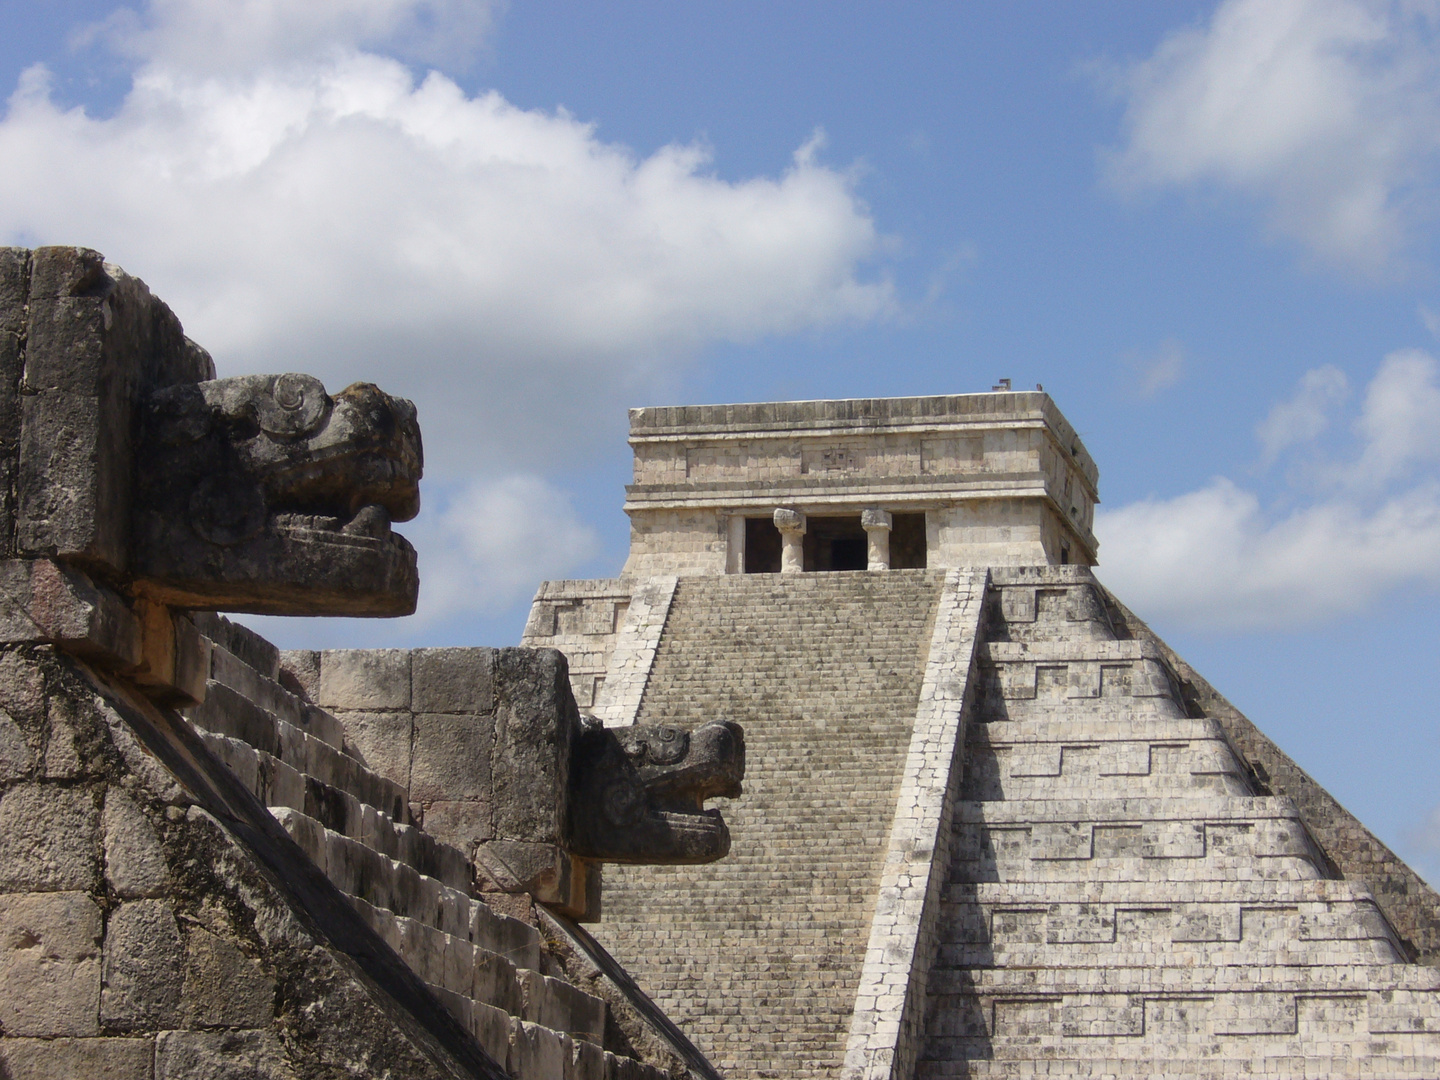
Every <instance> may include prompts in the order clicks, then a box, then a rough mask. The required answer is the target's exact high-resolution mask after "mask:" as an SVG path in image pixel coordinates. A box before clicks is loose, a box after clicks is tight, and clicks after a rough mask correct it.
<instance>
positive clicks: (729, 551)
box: [725, 514, 745, 574]
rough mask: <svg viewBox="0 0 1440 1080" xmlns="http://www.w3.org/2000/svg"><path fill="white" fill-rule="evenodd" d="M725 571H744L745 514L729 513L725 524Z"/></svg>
mask: <svg viewBox="0 0 1440 1080" xmlns="http://www.w3.org/2000/svg"><path fill="white" fill-rule="evenodd" d="M725 531H726V538H725V573H727V574H743V573H744V572H745V515H744V514H731V515H730V520H729V521H728V522H727V524H726V530H725Z"/></svg>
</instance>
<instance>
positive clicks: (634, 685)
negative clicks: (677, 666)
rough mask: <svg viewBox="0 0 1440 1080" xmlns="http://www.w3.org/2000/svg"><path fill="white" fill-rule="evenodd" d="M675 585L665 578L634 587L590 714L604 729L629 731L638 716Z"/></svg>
mask: <svg viewBox="0 0 1440 1080" xmlns="http://www.w3.org/2000/svg"><path fill="white" fill-rule="evenodd" d="M679 583H680V579H679V578H678V577H676V576H674V575H666V576H659V577H650V578H646V579H645V580H644V581H642V582H641V583H640V584H639V585H637V586H636V588H635V592H634V594H633V595H632V596H631V598H630V607H629V608H628V609H627V610H626V612H625V621H624V622H623V623H621V625H620V629H619V631H618V632H617V634H616V637H615V648H614V651H612V652H611V654H610V663H609V665H608V666H607V668H606V670H605V685H604V686H603V687H602V688H601V690H600V699H599V700H598V701H596V703H595V708H594V710H593V712H594V714H595V715H596V716H597V717H599V718H600V719H601V720H602V721H603V722H604V724H605V726H606V727H629V726H630V725H631V724H633V723H635V718H636V717H637V716H639V715H640V702H641V701H642V700H643V699H644V697H645V688H646V687H647V686H649V684H650V670H651V669H652V668H653V667H654V666H655V653H656V652H657V651H658V650H659V648H660V637H661V635H662V634H663V633H664V631H665V620H666V619H668V618H669V617H670V607H671V604H672V603H673V602H674V600H675V588H676V586H677V585H679Z"/></svg>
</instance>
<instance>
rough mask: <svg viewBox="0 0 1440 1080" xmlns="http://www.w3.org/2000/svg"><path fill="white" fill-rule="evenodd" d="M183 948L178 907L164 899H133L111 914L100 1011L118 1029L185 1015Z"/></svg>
mask: <svg viewBox="0 0 1440 1080" xmlns="http://www.w3.org/2000/svg"><path fill="white" fill-rule="evenodd" d="M183 960H184V951H183V947H182V945H181V942H180V929H179V927H178V926H177V925H176V922H175V912H174V911H173V909H172V908H171V907H170V905H169V904H167V903H164V902H163V901H160V900H132V901H130V902H128V903H125V904H121V905H120V907H119V908H117V909H116V910H115V911H113V912H112V913H111V914H110V919H109V925H108V927H107V928H106V933H105V990H104V992H103V993H102V994H101V998H100V1015H101V1017H102V1018H103V1019H104V1021H105V1023H106V1024H107V1025H108V1026H110V1027H112V1028H114V1029H117V1030H122V1031H127V1030H128V1031H137V1030H144V1029H146V1028H164V1027H170V1026H173V1025H174V1024H175V1023H176V1022H177V1021H178V1020H179V1016H180V995H181V990H182V989H183V986H184V971H183V967H182V965H183Z"/></svg>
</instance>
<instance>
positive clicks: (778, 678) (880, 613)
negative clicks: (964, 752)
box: [593, 570, 944, 1080]
mask: <svg viewBox="0 0 1440 1080" xmlns="http://www.w3.org/2000/svg"><path fill="white" fill-rule="evenodd" d="M943 579H944V574H943V572H935V571H923V570H919V571H896V572H891V573H887V574H869V573H851V574H847V573H837V574H814V575H809V574H807V575H784V576H783V577H781V576H778V575H748V576H730V577H693V578H681V579H680V581H679V583H678V585H677V587H676V590H675V594H674V599H673V601H672V602H671V607H670V610H669V616H668V619H667V621H666V623H665V630H664V635H663V638H662V640H661V644H660V647H659V649H658V651H657V653H656V655H655V659H654V664H653V667H652V669H651V672H650V677H649V682H648V688H647V689H646V691H645V695H644V698H643V701H642V704H641V708H640V712H639V716H638V720H639V722H641V723H646V722H652V723H658V722H664V723H675V724H678V725H682V726H683V725H689V724H694V723H699V722H702V721H705V720H710V719H714V718H717V717H732V718H735V719H739V720H741V721H742V722H743V723H744V725H745V741H746V759H747V763H746V778H745V793H744V795H743V796H742V797H741V798H740V799H738V800H735V801H734V802H728V803H727V802H726V801H725V800H716V803H717V804H718V805H720V806H721V808H722V809H723V812H724V815H725V819H726V821H727V823H728V824H729V828H730V834H731V837H732V846H731V851H730V854H729V856H727V857H726V858H725V859H723V860H722V861H720V862H718V863H714V864H711V865H709V866H692V867H684V866H667V867H621V866H607V867H606V868H605V901H604V915H603V918H602V921H601V923H600V924H599V925H598V926H596V927H594V928H593V929H594V931H595V935H596V937H597V938H599V939H600V940H601V941H602V942H603V943H604V944H605V945H606V947H607V948H609V949H610V951H611V952H613V953H614V954H615V955H616V956H617V957H618V958H619V959H620V960H621V961H622V962H623V963H624V964H625V965H626V967H627V968H628V969H629V970H630V971H631V972H632V974H634V975H635V977H636V979H637V981H638V982H639V983H640V984H641V985H642V986H643V987H645V989H646V990H647V991H648V992H649V993H650V994H651V995H652V996H653V997H654V998H655V999H656V1000H657V1001H658V1002H659V1003H660V1004H661V1005H662V1006H663V1007H664V1008H665V1010H666V1011H667V1012H668V1013H669V1014H670V1015H671V1016H673V1017H674V1018H675V1019H676V1021H677V1022H678V1023H679V1024H680V1025H681V1026H682V1027H683V1028H684V1029H685V1030H686V1032H687V1033H688V1034H689V1035H690V1036H691V1038H693V1039H694V1040H695V1042H696V1044H697V1045H699V1046H700V1048H701V1049H702V1050H703V1051H704V1052H705V1053H706V1055H707V1056H708V1057H709V1058H710V1060H711V1061H713V1062H714V1063H715V1065H716V1066H717V1067H718V1068H719V1069H720V1070H721V1071H722V1072H724V1073H725V1075H726V1076H727V1077H730V1078H731V1080H741V1078H744V1077H771V1076H784V1077H787V1078H789V1077H797V1078H798V1077H811V1076H816V1077H818V1076H827V1077H828V1076H834V1075H836V1074H837V1072H838V1069H839V1066H840V1063H841V1059H842V1057H843V1053H844V1048H845V1034H846V1024H847V1022H848V1019H849V1014H850V1011H851V1009H852V1008H853V1006H854V999H855V990H856V986H857V983H858V980H859V976H860V969H861V965H862V962H863V960H864V953H865V942H866V938H867V935H868V932H869V926H870V919H871V915H872V912H873V906H874V900H875V893H876V891H877V886H878V881H879V876H880V864H881V862H882V861H883V859H884V855H885V845H886V839H887V837H888V834H889V828H890V819H891V816H892V814H893V812H894V807H895V797H896V791H897V788H898V785H899V782H900V772H901V767H902V765H903V763H904V758H905V751H906V746H907V744H908V741H909V738H910V728H911V724H912V721H913V718H914V715H915V708H916V698H917V695H918V693H919V690H920V678H921V672H922V670H923V667H924V661H925V653H926V649H927V647H928V645H929V641H930V626H931V620H932V619H933V617H934V608H935V604H936V602H937V599H938V596H939V593H940V588H941V583H942V581H943Z"/></svg>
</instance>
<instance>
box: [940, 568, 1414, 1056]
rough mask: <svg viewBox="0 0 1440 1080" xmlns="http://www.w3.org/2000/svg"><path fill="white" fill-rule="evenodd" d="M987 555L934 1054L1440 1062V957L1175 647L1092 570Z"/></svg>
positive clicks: (944, 921)
mask: <svg viewBox="0 0 1440 1080" xmlns="http://www.w3.org/2000/svg"><path fill="white" fill-rule="evenodd" d="M991 574H992V590H991V594H990V600H989V602H990V605H991V606H990V609H989V611H988V613H987V614H988V618H987V623H986V634H985V639H984V640H983V642H982V644H981V646H980V649H979V653H978V656H977V664H978V665H979V667H978V670H977V672H976V675H977V676H978V678H979V679H980V691H981V692H980V695H979V699H978V701H977V703H976V707H975V710H974V713H973V715H972V716H971V719H970V723H969V725H968V728H967V738H966V742H967V745H966V761H965V774H964V784H963V790H962V795H961V797H962V800H963V801H962V802H960V803H959V804H958V806H957V808H956V813H955V816H954V827H953V840H952V849H951V866H950V873H949V879H948V881H949V884H948V886H947V888H946V891H945V895H944V901H943V905H944V906H943V909H942V911H941V915H940V926H941V933H940V942H939V947H938V955H937V957H936V961H935V963H934V965H933V967H932V968H931V971H930V977H929V984H928V1002H927V1009H926V1032H927V1040H926V1044H925V1047H924V1049H923V1051H922V1054H921V1061H920V1063H919V1067H918V1075H919V1076H921V1077H926V1078H940V1077H961V1076H964V1077H1000V1076H1005V1077H1011V1076H1070V1077H1080V1076H1086V1077H1089V1076H1114V1077H1130V1076H1135V1077H1139V1076H1153V1075H1184V1076H1193V1077H1217V1078H1218V1077H1231V1076H1240V1075H1275V1076H1305V1077H1328V1076H1337V1077H1338V1076H1345V1077H1359V1076H1376V1077H1382V1076H1383V1077H1427V1076H1430V1077H1433V1076H1436V1075H1440V971H1437V970H1436V969H1434V968H1428V967H1420V966H1416V965H1413V964H1407V963H1404V962H1402V961H1403V952H1402V949H1401V946H1400V943H1399V942H1398V941H1397V939H1396V937H1395V934H1394V932H1393V930H1392V929H1391V927H1390V925H1389V924H1388V923H1387V921H1386V919H1385V917H1384V916H1383V915H1382V913H1381V912H1380V910H1379V909H1378V908H1377V906H1376V904H1375V902H1374V900H1373V898H1372V897H1371V895H1370V893H1369V892H1368V890H1367V889H1366V888H1365V887H1364V886H1363V885H1361V884H1359V883H1356V882H1350V881H1343V880H1338V879H1337V878H1338V875H1336V874H1335V873H1334V872H1333V870H1332V869H1331V867H1330V864H1329V861H1328V860H1327V858H1326V856H1325V855H1324V853H1323V852H1322V851H1321V850H1320V849H1319V848H1318V846H1317V845H1316V844H1315V842H1314V841H1313V839H1312V838H1311V837H1310V835H1309V834H1308V833H1307V831H1306V829H1305V826H1304V824H1303V823H1302V821H1301V820H1300V816H1299V814H1298V812H1297V810H1296V808H1295V806H1294V804H1293V803H1292V802H1291V801H1290V800H1289V799H1287V798H1283V797H1274V796H1269V795H1258V794H1256V793H1255V790H1254V788H1253V787H1252V784H1251V781H1250V779H1249V777H1248V775H1247V770H1246V769H1245V768H1244V767H1243V766H1242V764H1241V762H1240V761H1239V760H1238V759H1237V756H1236V755H1235V753H1234V752H1233V751H1232V749H1231V747H1230V745H1229V744H1228V742H1227V741H1226V739H1225V735H1224V732H1223V730H1222V729H1221V727H1220V725H1219V724H1218V723H1217V722H1216V721H1215V720H1213V719H1208V718H1198V717H1194V716H1188V715H1186V710H1185V708H1184V707H1183V706H1182V705H1181V703H1180V696H1179V694H1178V692H1177V687H1176V685H1175V681H1174V674H1173V672H1171V671H1170V670H1169V668H1168V666H1167V665H1166V663H1165V661H1164V659H1163V657H1162V653H1161V651H1160V649H1159V648H1158V644H1157V643H1156V642H1154V641H1153V640H1147V639H1141V640H1127V639H1126V635H1125V634H1124V633H1123V632H1122V633H1120V634H1117V633H1116V628H1115V626H1114V625H1113V624H1112V622H1111V619H1110V617H1109V615H1108V612H1107V609H1106V606H1105V604H1104V601H1103V598H1102V596H1101V594H1100V593H1099V591H1098V590H1097V589H1096V588H1095V586H1094V584H1093V581H1092V579H1091V578H1090V576H1089V572H1088V571H1086V570H1083V569H1081V568H1073V567H1041V568H1026V569H1013V570H1011V569H994V570H992V572H991ZM1122 631H1123V627H1122Z"/></svg>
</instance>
